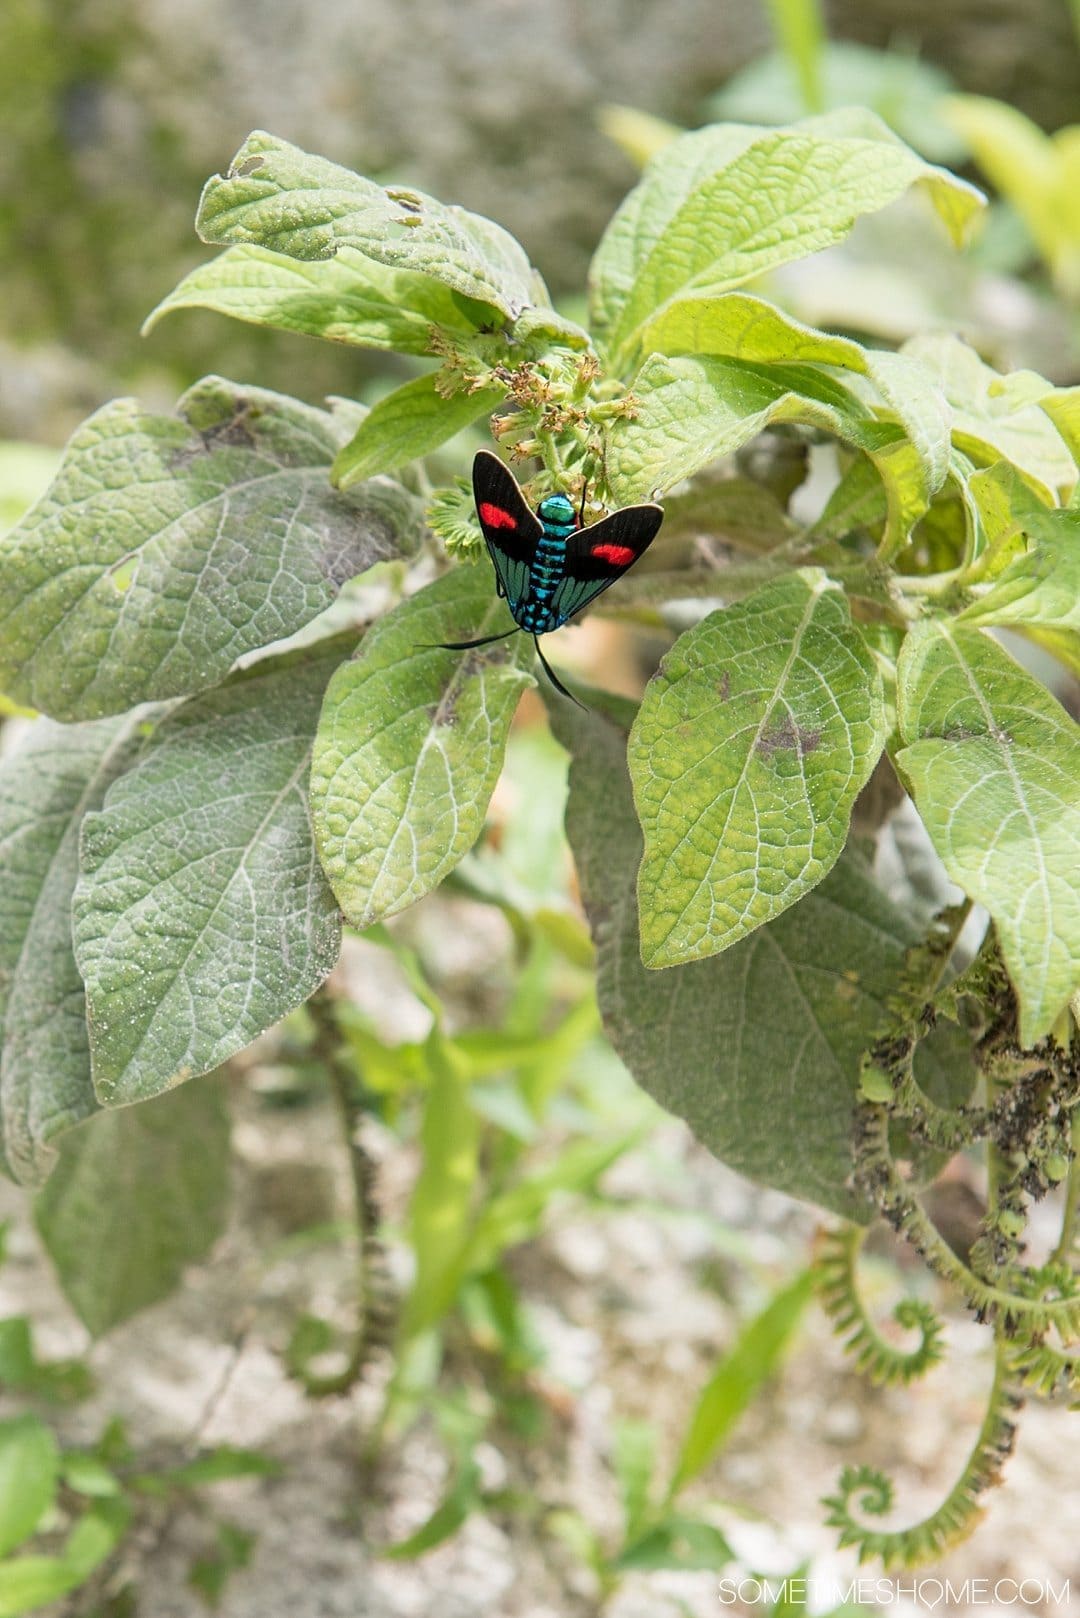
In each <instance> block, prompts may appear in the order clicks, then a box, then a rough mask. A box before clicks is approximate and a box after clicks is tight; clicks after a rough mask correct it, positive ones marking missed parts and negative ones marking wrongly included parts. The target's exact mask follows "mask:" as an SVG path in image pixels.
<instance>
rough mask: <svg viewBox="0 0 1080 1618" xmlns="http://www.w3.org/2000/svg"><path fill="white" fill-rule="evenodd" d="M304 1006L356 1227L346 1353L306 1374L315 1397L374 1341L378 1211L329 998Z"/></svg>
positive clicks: (358, 1365)
mask: <svg viewBox="0 0 1080 1618" xmlns="http://www.w3.org/2000/svg"><path fill="white" fill-rule="evenodd" d="M307 1009H308V1013H309V1015H310V1016H311V1020H312V1022H313V1023H314V1024H315V1040H314V1043H313V1051H314V1054H315V1056H316V1057H317V1058H318V1059H319V1061H320V1062H321V1063H322V1065H323V1066H324V1067H325V1069H326V1073H327V1077H328V1078H329V1080H330V1089H331V1094H332V1095H333V1098H334V1103H335V1107H336V1110H337V1115H338V1122H339V1125H340V1128H341V1136H342V1140H343V1141H344V1144H345V1150H346V1153H347V1155H348V1162H349V1174H350V1179H351V1182H352V1201H353V1220H354V1228H355V1231H356V1256H357V1274H356V1330H355V1332H354V1335H353V1341H352V1347H351V1348H350V1350H349V1356H348V1358H347V1360H346V1362H345V1364H344V1365H343V1366H342V1368H341V1370H340V1371H336V1372H333V1373H331V1374H330V1375H328V1376H311V1375H305V1377H304V1385H305V1387H306V1388H307V1391H308V1393H310V1394H311V1395H312V1396H313V1397H315V1398H325V1397H328V1396H330V1395H332V1394H336V1393H346V1392H347V1391H348V1389H349V1388H351V1387H352V1386H353V1385H354V1383H356V1382H357V1381H358V1380H359V1378H360V1376H361V1373H362V1372H363V1370H364V1366H365V1365H366V1363H367V1359H368V1355H369V1353H370V1350H371V1347H372V1331H371V1317H372V1309H373V1305H374V1303H375V1299H374V1297H373V1289H372V1285H371V1280H372V1273H373V1270H374V1262H373V1260H374V1259H375V1256H376V1254H375V1247H374V1233H375V1226H376V1224H377V1219H378V1216H377V1212H376V1209H375V1204H374V1194H373V1193H374V1184H373V1181H374V1167H373V1164H372V1162H371V1159H370V1157H369V1156H368V1154H367V1152H366V1151H365V1150H364V1148H363V1146H362V1145H361V1144H360V1139H359V1128H360V1122H361V1120H362V1118H363V1109H362V1107H360V1106H359V1105H358V1103H357V1099H356V1084H355V1080H354V1077H353V1075H352V1074H351V1073H350V1072H349V1071H348V1070H347V1068H346V1066H345V1063H344V1062H343V1061H342V1058H341V1048H340V1035H339V1033H338V1029H337V1024H336V1022H335V1021H334V1013H333V1003H332V1000H331V997H330V996H329V995H328V994H327V992H326V990H325V989H319V990H318V991H317V992H316V993H315V994H314V995H313V996H312V998H311V999H310V1000H309V1001H308V1007H307Z"/></svg>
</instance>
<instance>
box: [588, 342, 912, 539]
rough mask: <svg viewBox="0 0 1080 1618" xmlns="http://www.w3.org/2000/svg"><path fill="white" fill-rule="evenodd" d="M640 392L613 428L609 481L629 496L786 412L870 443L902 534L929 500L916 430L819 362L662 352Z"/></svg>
mask: <svg viewBox="0 0 1080 1618" xmlns="http://www.w3.org/2000/svg"><path fill="white" fill-rule="evenodd" d="M632 394H633V400H634V413H633V416H632V418H630V417H619V418H617V419H616V420H615V421H613V422H612V424H611V427H610V428H609V431H608V447H607V456H606V463H605V464H606V466H607V476H608V484H609V487H610V488H611V491H612V494H613V496H614V498H615V499H616V500H617V501H618V503H619V504H620V505H632V504H634V503H635V502H637V501H639V500H649V499H652V498H653V497H654V496H655V495H657V494H660V493H662V492H663V490H664V489H669V488H671V487H672V486H673V485H674V484H676V483H679V482H681V481H682V479H683V478H688V477H692V476H693V474H694V473H695V472H698V471H699V470H700V469H701V468H702V467H703V466H707V465H708V464H709V462H710V461H714V460H716V459H717V458H718V457H719V456H721V455H730V454H731V453H732V452H733V451H734V450H737V449H739V448H741V446H742V445H743V444H746V443H748V442H749V441H750V439H751V438H755V437H756V436H757V434H758V433H760V432H761V431H762V430H763V429H764V428H765V427H768V426H769V425H770V423H772V422H784V421H791V422H803V423H806V424H807V425H809V426H812V427H818V428H823V429H824V430H825V431H826V432H829V433H833V434H835V436H836V437H838V438H842V439H845V440H846V441H847V442H848V443H850V444H854V445H855V446H856V447H857V448H859V449H862V450H865V451H866V453H867V454H868V455H869V456H870V457H871V459H872V460H873V462H874V464H875V466H876V467H877V470H878V472H879V474H880V476H881V478H882V481H883V483H884V485H885V490H886V496H887V499H888V507H889V525H890V531H891V534H892V536H893V539H894V541H895V543H896V544H899V543H900V542H902V541H903V539H904V538H905V537H906V535H907V534H908V533H910V531H911V528H912V527H913V525H914V524H915V522H916V521H917V520H918V519H919V517H921V516H922V515H923V513H924V512H925V511H926V509H927V506H928V505H929V501H930V493H931V490H930V479H929V477H928V473H927V468H926V465H925V463H924V460H923V457H922V455H921V454H920V452H919V450H918V449H917V448H916V447H915V445H914V444H913V443H912V441H911V440H910V439H909V438H908V436H907V434H906V433H905V432H904V431H903V430H902V429H901V428H899V427H897V426H895V425H894V424H892V423H891V422H887V421H879V420H878V419H877V418H876V417H875V416H874V415H873V413H872V412H871V411H870V409H869V408H868V407H867V406H866V405H865V404H863V403H862V401H861V400H859V399H857V398H856V397H855V395H854V394H853V393H850V392H849V391H848V390H847V389H846V388H845V387H844V386H843V385H842V384H841V383H840V382H838V381H837V380H835V378H833V377H831V376H829V375H827V374H826V373H824V372H822V371H815V370H813V369H812V368H811V367H810V366H806V365H783V366H782V365H769V366H765V365H752V364H749V363H747V362H745V361H739V360H731V359H721V358H716V357H711V356H706V357H705V358H702V359H696V358H692V357H690V356H688V355H686V356H681V357H676V358H669V357H668V356H666V355H662V354H653V355H652V356H651V357H650V358H649V359H647V360H646V362H645V364H644V365H643V366H642V367H641V370H640V371H639V372H638V374H637V376H636V377H635V378H634V382H633V389H632Z"/></svg>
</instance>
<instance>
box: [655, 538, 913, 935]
mask: <svg viewBox="0 0 1080 1618" xmlns="http://www.w3.org/2000/svg"><path fill="white" fill-rule="evenodd" d="M884 744H885V711H884V699H883V695H882V686H881V676H880V673H879V672H878V667H877V664H876V662H875V659H874V657H873V655H872V653H871V652H870V650H869V649H868V648H867V646H866V644H865V642H864V641H863V640H862V637H861V636H860V635H859V633H858V631H857V630H856V629H855V628H854V627H853V626H852V623H851V617H850V613H849V610H848V606H847V601H846V598H845V597H844V594H843V592H842V591H841V590H840V589H838V588H837V586H835V585H833V584H831V583H830V581H829V580H828V579H827V578H826V577H825V575H824V574H823V573H821V572H819V571H818V570H817V569H811V568H807V569H800V570H799V571H797V572H791V573H789V574H788V575H787V576H786V577H785V578H783V579H778V580H777V581H776V582H775V583H773V584H768V585H765V586H764V587H763V588H762V589H760V590H758V591H756V592H755V593H754V594H753V595H752V596H749V597H748V598H747V599H746V600H745V601H741V602H738V603H736V604H735V605H734V606H731V607H728V608H725V609H724V610H723V611H721V612H714V613H710V614H709V616H708V617H707V618H704V619H702V621H701V622H700V623H698V624H696V625H695V626H694V627H693V628H692V629H689V630H687V632H686V634H684V635H682V636H681V637H680V638H679V640H677V641H676V642H675V645H674V646H673V647H672V649H671V650H670V651H669V652H668V653H667V655H666V656H665V657H664V659H663V661H662V662H661V664H660V669H659V672H658V673H657V675H656V676H655V677H654V678H653V679H652V680H651V681H650V682H649V685H648V686H647V688H646V692H645V699H644V701H643V702H642V704H641V710H640V712H639V714H638V717H637V720H636V722H635V724H634V728H633V730H632V731H631V734H630V750H629V764H630V774H631V776H632V778H633V781H634V796H635V801H636V803H637V808H638V814H639V816H640V819H641V824H642V828H643V830H644V833H645V857H644V860H643V862H642V866H641V874H640V877H639V881H638V892H639V896H640V900H641V954H642V959H643V961H644V962H645V965H646V966H653V967H658V966H672V965H674V964H676V963H678V962H681V961H693V960H698V959H700V958H701V957H702V956H704V955H715V954H718V953H719V951H721V950H724V949H727V948H728V947H729V946H730V945H732V944H735V943H737V942H738V941H739V939H741V938H744V937H745V936H746V935H747V933H750V932H752V931H753V930H754V928H756V927H760V926H761V924H762V923H763V922H766V921H771V920H772V919H773V917H775V916H777V915H779V914H780V913H781V911H783V910H786V909H787V908H788V906H789V905H792V904H794V903H795V901H796V900H797V899H801V898H802V896H803V895H804V894H805V893H807V892H808V891H809V890H810V889H811V888H812V887H814V886H815V885H816V884H817V883H818V882H820V881H821V878H822V877H823V876H824V875H825V874H826V873H827V872H828V871H829V870H830V869H831V868H832V866H833V865H834V864H835V862H836V860H837V858H838V857H839V855H840V852H841V850H842V848H843V846H844V843H845V841H846V839H847V829H848V821H849V819H850V816H851V807H852V804H853V803H854V801H855V798H856V796H857V795H858V793H859V791H860V790H861V789H862V787H863V786H864V785H865V784H866V782H867V781H868V780H869V778H870V772H871V770H872V769H873V767H874V765H875V764H876V762H877V759H878V757H879V755H880V753H881V749H882V747H883V746H884Z"/></svg>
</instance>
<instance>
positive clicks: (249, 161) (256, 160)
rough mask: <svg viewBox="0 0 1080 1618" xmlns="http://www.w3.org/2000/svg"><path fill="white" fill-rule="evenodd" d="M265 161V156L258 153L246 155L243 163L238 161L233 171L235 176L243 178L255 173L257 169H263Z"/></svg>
mask: <svg viewBox="0 0 1080 1618" xmlns="http://www.w3.org/2000/svg"><path fill="white" fill-rule="evenodd" d="M265 162H266V159H265V157H260V156H259V154H258V153H255V155H254V156H252V157H245V159H244V161H243V162H242V163H237V164H236V165H235V166H234V168H233V170H232V173H233V175H234V177H235V178H237V179H243V178H246V177H247V176H248V175H249V174H254V173H255V170H256V169H261V168H262V166H263V164H264V163H265Z"/></svg>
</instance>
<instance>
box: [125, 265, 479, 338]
mask: <svg viewBox="0 0 1080 1618" xmlns="http://www.w3.org/2000/svg"><path fill="white" fill-rule="evenodd" d="M175 309H211V310H213V311H214V312H215V313H217V314H222V315H231V316H232V317H233V319H235V320H244V321H247V322H248V323H249V324H250V325H253V326H273V327H276V328H277V329H278V330H279V331H291V332H297V333H298V334H299V335H301V336H303V337H322V338H324V339H326V340H327V341H328V342H332V343H355V344H358V345H359V346H360V347H362V348H384V349H392V350H394V351H395V352H396V353H398V354H430V353H431V352H432V342H431V335H432V327H433V326H434V327H437V328H438V329H439V330H440V331H442V332H459V333H461V334H462V335H463V336H466V335H469V334H470V333H472V332H473V331H475V329H476V328H475V324H474V322H473V321H472V320H470V319H469V317H468V314H467V312H466V311H467V309H468V304H467V303H466V302H465V301H464V300H463V299H461V298H460V297H458V296H457V295H456V294H455V293H453V292H452V291H451V290H450V288H449V287H446V286H443V285H442V284H441V283H440V282H438V281H432V280H431V279H429V277H427V276H426V275H417V274H416V273H415V272H414V271H411V270H394V269H390V268H388V267H387V266H386V265H384V264H377V263H376V262H375V260H374V259H372V258H368V257H367V256H366V255H365V254H364V253H360V252H357V251H356V249H355V248H352V247H341V248H339V249H338V252H337V254H336V256H335V257H334V258H328V259H316V260H313V261H305V260H303V259H299V258H290V257H289V256H288V255H287V254H285V253H275V252H273V251H272V250H271V249H269V248H266V247H257V246H248V247H228V248H226V250H225V251H224V252H223V253H219V254H218V256H217V258H213V259H211V260H210V262H209V264H200V265H199V266H198V268H197V269H194V270H192V271H191V273H190V274H189V275H185V277H184V279H183V280H182V281H181V282H180V284H179V286H178V287H176V289H175V290H174V291H172V292H170V293H169V295H168V297H167V298H163V299H162V301H161V302H160V303H159V304H158V306H157V308H156V309H155V310H154V311H153V312H152V313H151V314H150V315H149V316H148V317H147V319H146V321H145V323H144V325H143V334H144V335H145V334H146V333H147V332H149V331H151V330H152V329H153V327H154V326H156V325H157V323H158V321H159V320H160V319H161V318H162V316H163V315H167V314H170V313H172V311H173V310H175Z"/></svg>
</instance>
